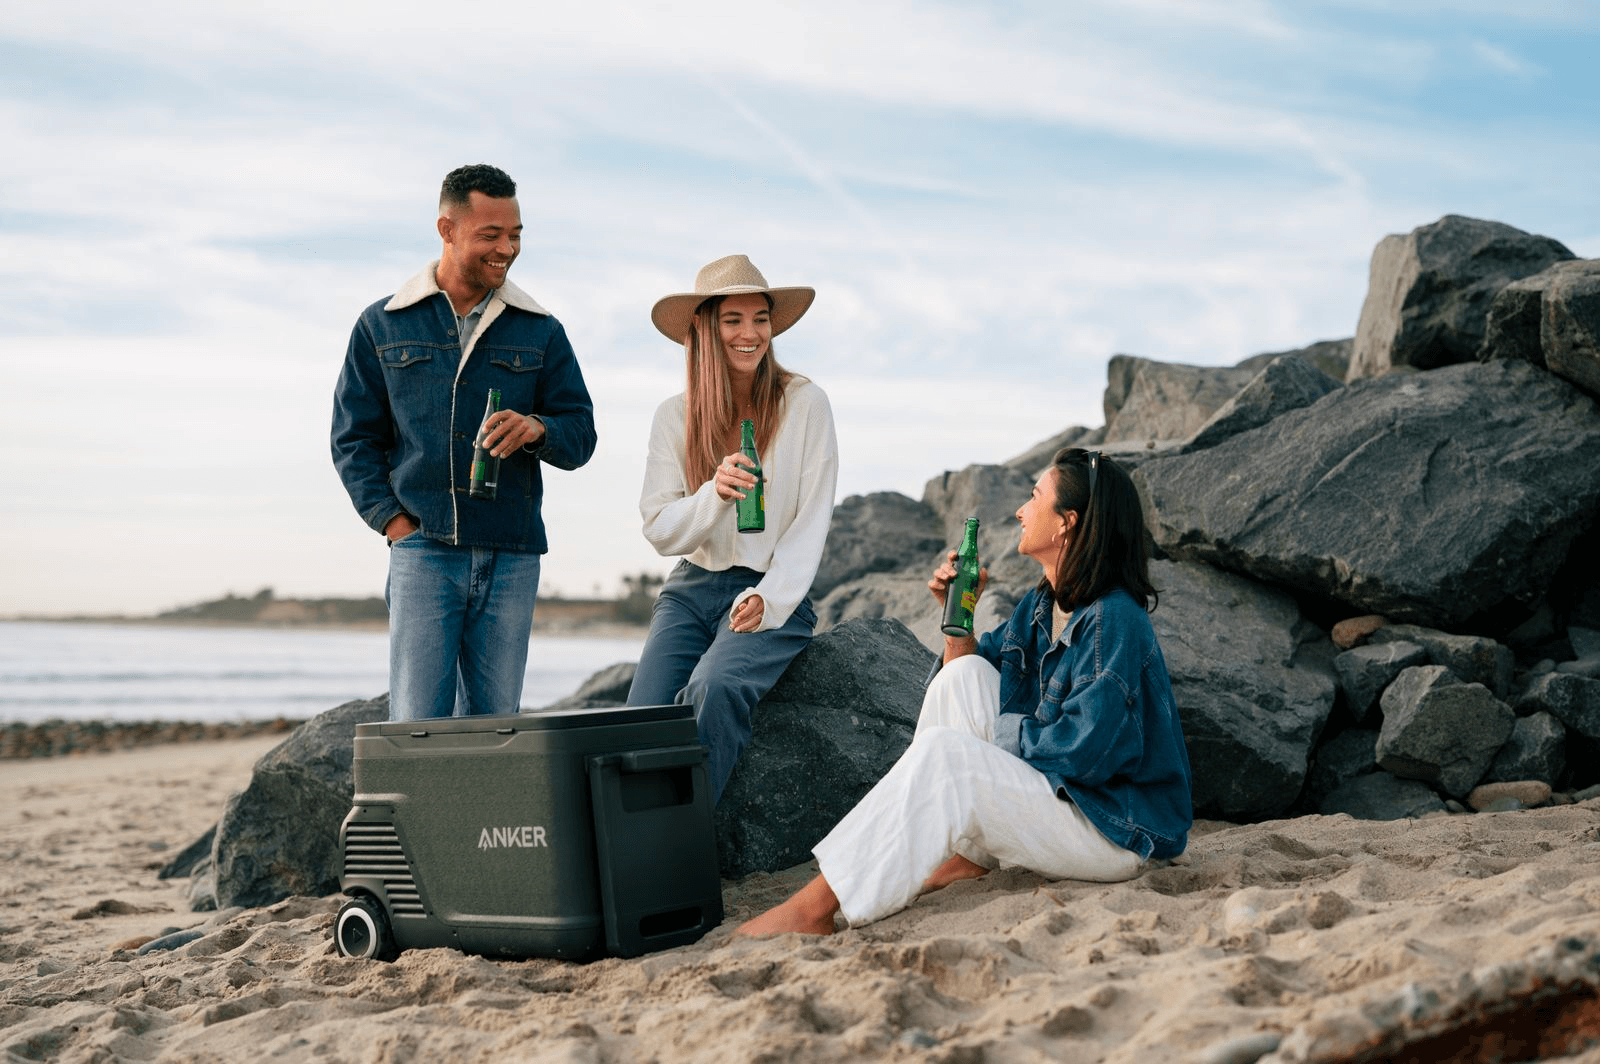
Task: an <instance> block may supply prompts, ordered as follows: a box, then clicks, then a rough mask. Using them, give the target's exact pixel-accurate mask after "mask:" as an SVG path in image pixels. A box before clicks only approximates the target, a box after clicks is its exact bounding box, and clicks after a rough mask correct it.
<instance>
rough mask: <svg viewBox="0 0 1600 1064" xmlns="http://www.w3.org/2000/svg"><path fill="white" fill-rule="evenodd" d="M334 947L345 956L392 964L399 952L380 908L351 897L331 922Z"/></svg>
mask: <svg viewBox="0 0 1600 1064" xmlns="http://www.w3.org/2000/svg"><path fill="white" fill-rule="evenodd" d="M333 944H334V947H335V948H336V949H338V951H339V953H340V954H341V955H342V956H345V957H355V958H357V959H358V960H378V961H392V960H394V959H395V956H396V955H397V953H398V952H399V951H397V950H396V949H395V948H394V936H393V935H392V934H391V933H390V932H389V917H388V916H387V915H386V914H385V913H384V911H383V906H381V905H379V904H378V903H377V902H376V901H373V900H372V899H371V898H368V897H359V898H351V899H350V900H349V901H347V902H345V903H344V904H343V905H342V906H340V907H339V915H338V916H337V917H335V918H334V921H333Z"/></svg>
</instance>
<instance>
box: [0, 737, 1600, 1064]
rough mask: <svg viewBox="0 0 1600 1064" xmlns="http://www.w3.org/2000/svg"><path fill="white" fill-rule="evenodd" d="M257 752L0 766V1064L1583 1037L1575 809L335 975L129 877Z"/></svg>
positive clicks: (1169, 1049)
mask: <svg viewBox="0 0 1600 1064" xmlns="http://www.w3.org/2000/svg"><path fill="white" fill-rule="evenodd" d="M275 742H276V739H275V738H273V737H267V736H261V737H256V738H252V739H244V740H228V741H218V742H206V743H190V744H183V745H171V746H160V747H150V748H145V749H139V750H133V751H126V752H118V753H110V754H99V755H88V756H80V757H66V758H46V759H36V760H29V761H4V762H0V1052H4V1053H5V1054H6V1057H5V1059H6V1060H7V1061H43V1060H50V1061H86V1062H87V1061H95V1062H100V1061H125V1060H126V1061H132V1060H140V1061H145V1060H151V1061H197V1062H198V1061H234V1060H239V1061H243V1060H273V1061H278V1060H284V1061H299V1060H305V1061H311V1060H316V1061H326V1062H378V1061H412V1060H415V1061H497V1062H498V1061H521V1060H530V1061H531V1060H538V1061H546V1060H549V1061H651V1060H654V1061H660V1062H669V1061H771V1062H776V1061H790V1060H799V1061H861V1060H930V1061H942V1062H950V1064H957V1062H961V1064H976V1062H979V1061H985V1062H993V1061H1045V1060H1051V1061H1056V1060H1064V1061H1085V1062H1088V1061H1119V1062H1134V1061H1138V1062H1141V1064H1143V1062H1151V1061H1188V1060H1198V1061H1210V1062H1218V1064H1220V1062H1224V1061H1230V1062H1231V1061H1252V1060H1257V1059H1260V1060H1263V1061H1267V1062H1287V1061H1333V1060H1363V1059H1367V1060H1376V1059H1396V1060H1404V1059H1417V1060H1529V1059H1554V1058H1556V1057H1558V1056H1561V1055H1562V1054H1563V1053H1568V1052H1571V1051H1572V1050H1573V1049H1575V1048H1579V1047H1584V1046H1586V1045H1587V1044H1588V1042H1589V1041H1590V1040H1591V1038H1592V1037H1594V1036H1600V1009H1597V1007H1596V997H1595V985H1596V982H1597V980H1600V802H1596V801H1589V802H1583V803H1580V804H1577V805H1565V806H1554V807H1549V808H1541V809H1532V810H1522V811H1516V812H1505V813H1480V814H1475V815H1456V816H1450V815H1441V816H1438V817H1435V818H1431V819H1424V820H1417V821H1399V822H1370V821H1356V820H1351V819H1349V818H1347V817H1343V816H1337V817H1304V818H1299V819H1295V820H1285V821H1278V822H1273V823H1267V824H1256V825H1245V826H1233V825H1226V824H1218V823H1202V824H1200V825H1198V826H1197V830H1196V832H1195V835H1194V837H1193V839H1192V842H1191V845H1190V848H1189V852H1188V853H1187V854H1186V855H1185V856H1184V857H1183V858H1181V859H1180V860H1179V861H1178V862H1176V863H1175V864H1173V865H1172V866H1170V867H1165V868H1155V869H1151V870H1149V871H1147V872H1146V873H1145V874H1144V875H1143V876H1141V877H1140V878H1139V879H1137V880H1134V881H1132V882H1129V883H1124V884H1117V885H1111V886H1106V885H1097V884H1087V883H1076V882H1049V881H1045V880H1043V879H1041V878H1040V877H1038V876H1036V875H1033V874H1031V873H1027V872H1021V871H1017V870H1004V871H1000V872H996V873H993V874H991V875H990V876H988V877H986V878H984V879H982V880H978V881H973V882H967V883H959V884H956V885H954V886H952V887H949V888H946V889H945V890H942V891H939V892H937V893H934V894H931V895H928V896H925V897H924V898H923V899H921V900H920V901H919V902H918V903H917V904H916V905H914V906H913V907H912V908H910V909H909V910H907V911H905V912H903V913H900V914H898V915H896V916H893V917H890V918H889V919H886V920H883V921H881V922H879V923H877V924H873V925H870V926H868V927H864V928H860V929H855V930H845V931H842V932H841V933H839V934H836V935H834V936H832V937H831V938H816V937H801V936H792V935H791V936H777V937H774V938H770V939H765V940H748V939H733V938H731V937H730V932H731V931H732V929H733V928H734V927H735V926H736V925H737V924H738V923H739V922H740V921H742V920H744V919H746V918H748V917H749V916H751V915H752V914H754V913H755V912H757V911H759V910H761V909H762V908H765V907H766V906H767V905H769V904H771V903H772V902H773V901H775V900H777V899H778V898H780V897H782V896H783V895H785V894H787V893H788V892H789V891H790V890H791V889H793V888H794V887H795V886H796V885H798V884H799V883H800V882H803V880H804V879H805V878H806V877H808V876H809V875H810V873H811V869H809V868H805V867H801V868H797V869H793V870H790V871H788V872H785V873H781V874H777V875H771V876H753V877H750V878H748V879H746V880H742V881H739V882H730V883H726V884H725V885H724V896H725V899H726V903H727V910H728V912H727V920H726V922H725V923H724V924H723V925H722V926H721V927H720V928H718V929H717V930H716V931H714V932H713V933H712V934H711V935H709V936H708V937H707V938H706V939H704V940H702V941H701V942H699V943H697V944H695V945H692V946H686V947H682V948H679V949H674V950H670V951H665V952H662V953H657V954H653V955H649V956H646V957H642V958H638V959H634V960H616V959H607V960H601V961H597V962H594V963H590V964H587V965H576V964H570V963H566V962H558V961H553V960H543V959H534V960H527V961H517V962H507V961H489V960H485V959H483V958H479V957H471V956H464V955H462V954H460V953H456V952H454V951H450V950H427V951H417V952H410V953H406V954H403V955H402V956H401V958H400V959H399V960H398V961H397V962H395V963H392V964H388V963H382V962H365V961H353V960H348V959H345V958H341V957H338V956H337V955H335V954H334V952H333V950H332V948H331V945H330V942H329V938H328V930H329V925H330V923H331V921H332V918H333V913H334V911H335V909H336V908H337V905H338V899H336V898H293V899H290V900H288V901H285V902H282V903H280V904H278V905H275V906H272V907H270V908H267V909H257V910H242V911H241V910H235V911H232V912H223V913H193V912H190V911H189V910H188V906H187V903H186V901H185V896H184V891H185V887H186V881H183V880H175V881H165V882H163V881H161V880H159V879H157V878H156V871H157V869H158V868H159V867H160V865H161V864H163V863H164V862H165V861H166V860H168V859H170V857H171V856H172V855H173V854H174V853H176V851H177V849H178V848H180V847H182V846H184V845H185V844H187V843H188V842H190V841H191V840H192V839H193V838H194V837H195V836H196V835H198V834H199V833H200V832H201V831H203V830H204V829H205V828H206V827H208V826H209V825H210V824H211V822H212V821H213V820H214V819H215V818H216V816H217V814H218V812H219V811H220V808H221V805H222V802H223V801H224V799H225V798H226V796H227V795H228V794H229V793H230V792H231V791H233V790H236V789H239V788H241V787H242V786H243V785H244V784H245V782H246V781H247V779H248V776H249V771H250V767H251V765H252V764H253V762H254V760H255V759H256V758H257V757H258V756H260V755H261V754H262V753H264V752H265V751H266V750H268V749H269V748H270V747H271V746H272V745H273V744H274V743H275ZM185 929H193V930H195V931H198V932H199V934H198V937H196V938H194V939H193V940H192V941H189V942H187V943H186V944H184V945H182V946H179V947H178V948H176V949H172V950H163V951H156V952H148V953H145V954H142V955H141V954H139V953H137V952H136V948H137V946H138V945H139V944H140V943H141V942H143V941H145V940H147V939H148V938H150V937H152V936H158V935H162V934H164V933H167V932H170V931H172V930H185ZM1473 1023H1477V1024H1478V1026H1470V1024H1473ZM1463 1025H1468V1026H1463ZM1452 1032H1453V1033H1452ZM1441 1033H1443V1035H1444V1037H1443V1038H1442V1039H1438V1040H1435V1041H1432V1042H1426V1043H1422V1044H1419V1045H1416V1046H1413V1047H1412V1048H1411V1049H1402V1047H1401V1043H1402V1042H1405V1041H1408V1040H1415V1039H1421V1038H1425V1037H1428V1036H1433V1035H1438V1034H1441ZM1519 1040H1520V1041H1519ZM1571 1059H1582V1060H1588V1061H1600V1050H1594V1049H1586V1050H1585V1051H1584V1052H1583V1053H1582V1054H1581V1055H1580V1056H1578V1057H1574V1058H1571Z"/></svg>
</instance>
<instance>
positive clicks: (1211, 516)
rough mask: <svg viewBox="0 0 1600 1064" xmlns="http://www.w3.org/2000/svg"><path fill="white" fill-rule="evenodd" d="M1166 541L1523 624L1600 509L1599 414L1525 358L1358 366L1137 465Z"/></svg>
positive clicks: (1360, 590) (1458, 615) (1438, 619)
mask: <svg viewBox="0 0 1600 1064" xmlns="http://www.w3.org/2000/svg"><path fill="white" fill-rule="evenodd" d="M1133 480H1134V483H1135V484H1136V485H1137V486H1138V487H1139V491H1140V494H1141V496H1142V497H1143V499H1144V505H1145V520H1146V523H1147V524H1148V526H1149V528H1150V531H1151V534H1152V535H1153V536H1154V538H1155V541H1156V543H1157V545H1158V546H1159V547H1160V548H1161V549H1162V550H1164V551H1165V552H1167V553H1168V554H1169V555H1171V556H1173V557H1175V558H1180V559H1187V560H1193V561H1203V562H1208V563H1210V564H1214V565H1217V566H1220V567H1222V568H1226V569H1231V570H1234V571H1237V572H1243V573H1248V574H1250V575H1251V576H1253V577H1255V578H1257V579H1260V580H1267V581H1271V582H1274V583H1278V584H1282V585H1284V586H1287V587H1290V588H1294V589H1296V590H1299V591H1305V592H1312V593H1314V594H1316V595H1318V596H1322V597H1326V598H1331V599H1334V600H1337V601H1340V602H1343V603H1346V604H1347V605H1349V606H1351V607H1353V608H1354V609H1355V610H1356V611H1357V612H1360V613H1380V614H1384V615H1386V616H1388V617H1390V618H1392V619H1394V620H1397V621H1404V622H1412V623H1416V624H1421V625H1425V626H1428V627H1433V628H1440V629H1445V630H1457V631H1459V630H1463V629H1467V630H1471V629H1472V628H1474V627H1476V626H1477V625H1478V624H1480V623H1482V624H1484V625H1488V624H1491V623H1501V624H1513V623H1515V622H1516V621H1517V620H1520V617H1519V616H1515V614H1516V613H1517V612H1518V611H1519V610H1520V611H1522V612H1523V613H1524V614H1525V613H1526V612H1528V611H1531V610H1532V609H1534V608H1535V607H1537V605H1538V604H1539V602H1540V601H1541V600H1542V599H1543V597H1544V595H1545V592H1546V591H1547V590H1548V588H1549V586H1550V582H1551V578H1552V576H1553V575H1554V574H1555V572H1556V571H1557V570H1558V568H1559V567H1560V566H1561V564H1562V563H1563V562H1564V560H1565V559H1566V557H1567V553H1568V548H1569V547H1570V546H1571V545H1572V543H1573V542H1574V540H1575V539H1576V538H1577V537H1578V536H1579V535H1580V534H1581V533H1583V532H1585V531H1586V530H1587V529H1588V528H1589V527H1590V525H1591V523H1592V522H1593V521H1594V518H1595V514H1596V510H1597V508H1600V412H1597V409H1596V406H1595V403H1594V401H1593V400H1592V399H1590V398H1589V397H1587V396H1585V395H1584V394H1582V393H1581V392H1579V391H1577V390H1576V389H1574V388H1573V387H1572V386H1571V385H1568V384H1566V383H1565V382H1563V381H1560V380H1558V379H1556V378H1554V377H1552V376H1551V375H1549V374H1548V373H1544V372H1541V371H1540V370H1537V369H1535V368H1533V367H1532V366H1529V365H1527V364H1525V363H1521V362H1505V361H1501V362H1492V363H1477V362H1473V363H1468V364H1465V365H1456V366H1449V367H1447V368H1445V369H1441V370H1435V371H1433V372H1430V373H1420V374H1409V375H1401V374H1393V375H1390V376H1387V377H1381V378H1378V379H1375V380H1365V381H1358V382H1357V383H1355V384H1352V385H1347V386H1345V387H1343V388H1340V389H1338V390H1337V391H1333V392H1330V393H1329V394H1328V395H1326V396H1324V397H1323V398H1322V399H1320V400H1318V401H1317V402H1316V403H1314V404H1312V405H1311V406H1309V407H1305V408H1302V409H1300V410H1292V411H1290V412H1289V413H1286V414H1284V415H1282V416H1280V417H1278V418H1275V419H1274V420H1273V421H1271V422H1269V423H1268V424H1266V425H1263V426H1262V427H1261V428H1258V429H1254V430H1252V431H1250V432H1246V433H1243V434H1241V435H1238V436H1234V437H1232V438H1231V439H1228V440H1225V441H1223V442H1222V443H1220V444H1218V445H1217V446H1215V447H1212V448H1209V449H1207V450H1204V451H1199V452H1196V453H1193V454H1185V455H1179V456H1174V457H1163V458H1156V459H1152V460H1150V461H1148V462H1145V463H1144V464H1142V465H1141V466H1140V467H1139V468H1138V469H1137V470H1135V471H1134V473H1133Z"/></svg>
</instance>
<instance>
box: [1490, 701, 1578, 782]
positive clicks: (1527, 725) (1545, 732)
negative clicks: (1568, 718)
mask: <svg viewBox="0 0 1600 1064" xmlns="http://www.w3.org/2000/svg"><path fill="white" fill-rule="evenodd" d="M1566 768H1567V729H1566V728H1565V727H1563V726H1562V724H1561V722H1560V721H1559V720H1557V719H1556V718H1555V717H1553V716H1551V715H1550V714H1548V713H1535V714H1534V715H1533V716H1531V717H1518V718H1517V722H1516V724H1514V725H1513V726H1512V728H1511V738H1509V739H1507V740H1506V744H1505V745H1504V746H1502V747H1501V748H1500V752H1499V753H1497V754H1495V755H1494V760H1493V761H1491V762H1490V763H1489V771H1488V773H1487V774H1486V775H1485V776H1484V777H1483V781H1484V782H1485V783H1516V782H1518V781H1521V780H1542V781H1544V782H1545V783H1548V784H1550V785H1551V786H1552V787H1553V786H1555V785H1556V784H1557V783H1559V782H1560V780H1561V774H1562V773H1563V772H1565V771H1566Z"/></svg>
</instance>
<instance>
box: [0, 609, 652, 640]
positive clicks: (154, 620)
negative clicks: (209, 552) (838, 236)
mask: <svg viewBox="0 0 1600 1064" xmlns="http://www.w3.org/2000/svg"><path fill="white" fill-rule="evenodd" d="M0 623H9V624H114V625H123V626H127V627H130V628H148V627H156V628H212V629H215V628H249V629H270V630H273V631H324V632H387V631H388V630H389V625H388V623H387V622H385V621H312V620H293V621H291V620H266V621H252V620H217V619H213V618H186V617H128V616H123V615H120V614H118V615H111V616H105V617H97V616H92V615H87V614H79V615H74V616H69V617H41V616H29V615H21V614H19V615H13V616H9V617H0ZM649 631H650V628H649V626H648V625H642V624H627V623H624V622H621V621H586V620H576V621H570V620H567V619H565V618H558V619H554V620H550V621H541V620H540V618H539V616H538V614H537V612H536V613H535V615H534V619H533V636H534V638H535V639H538V638H539V637H540V636H556V637H570V638H579V639H583V638H587V639H640V640H642V639H644V637H645V636H646V635H648V634H649Z"/></svg>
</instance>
